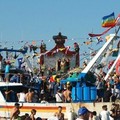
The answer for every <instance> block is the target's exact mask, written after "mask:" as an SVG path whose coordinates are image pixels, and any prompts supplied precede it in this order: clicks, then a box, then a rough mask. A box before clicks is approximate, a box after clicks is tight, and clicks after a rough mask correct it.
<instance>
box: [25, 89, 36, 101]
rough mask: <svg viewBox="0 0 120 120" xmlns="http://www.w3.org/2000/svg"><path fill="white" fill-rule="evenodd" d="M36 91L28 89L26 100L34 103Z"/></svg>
mask: <svg viewBox="0 0 120 120" xmlns="http://www.w3.org/2000/svg"><path fill="white" fill-rule="evenodd" d="M33 96H34V91H33V90H32V89H28V92H27V93H26V95H25V98H26V102H28V103H32V102H33Z"/></svg>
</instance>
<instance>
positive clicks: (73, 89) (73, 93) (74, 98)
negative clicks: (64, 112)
mask: <svg viewBox="0 0 120 120" xmlns="http://www.w3.org/2000/svg"><path fill="white" fill-rule="evenodd" d="M75 89H76V88H75V87H72V95H71V97H72V100H73V101H74V102H75V101H76V96H75V95H76V90H75Z"/></svg>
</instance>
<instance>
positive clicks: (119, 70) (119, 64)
mask: <svg viewBox="0 0 120 120" xmlns="http://www.w3.org/2000/svg"><path fill="white" fill-rule="evenodd" d="M116 74H117V75H120V59H119V60H118V61H117V63H116Z"/></svg>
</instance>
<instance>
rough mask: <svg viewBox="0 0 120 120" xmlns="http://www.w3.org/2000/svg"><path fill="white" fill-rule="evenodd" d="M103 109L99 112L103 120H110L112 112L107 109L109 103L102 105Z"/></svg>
mask: <svg viewBox="0 0 120 120" xmlns="http://www.w3.org/2000/svg"><path fill="white" fill-rule="evenodd" d="M102 109H103V111H101V113H100V114H99V117H100V119H101V120H110V112H109V111H107V105H103V106H102Z"/></svg>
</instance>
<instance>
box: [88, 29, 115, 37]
mask: <svg viewBox="0 0 120 120" xmlns="http://www.w3.org/2000/svg"><path fill="white" fill-rule="evenodd" d="M111 28H113V27H109V28H108V29H106V30H105V31H104V32H103V33H101V34H93V33H89V34H88V35H89V36H90V37H97V36H102V35H104V34H106V33H107V32H108V31H109V30H110V29H111Z"/></svg>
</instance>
